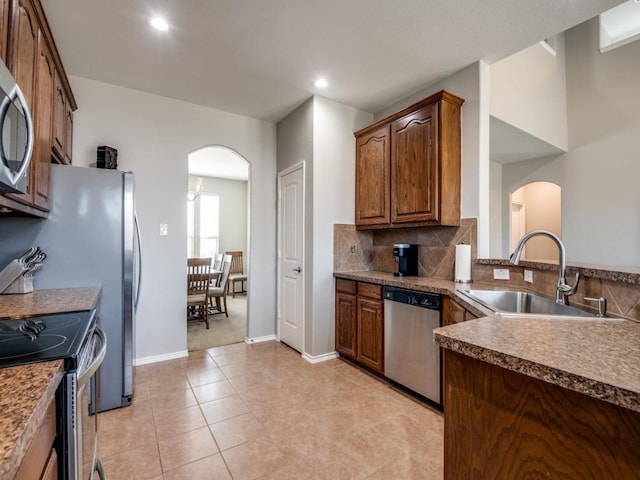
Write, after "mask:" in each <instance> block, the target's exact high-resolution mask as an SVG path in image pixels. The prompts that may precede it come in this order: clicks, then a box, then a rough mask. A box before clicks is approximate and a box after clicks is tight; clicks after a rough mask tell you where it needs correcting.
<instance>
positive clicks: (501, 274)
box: [493, 268, 509, 280]
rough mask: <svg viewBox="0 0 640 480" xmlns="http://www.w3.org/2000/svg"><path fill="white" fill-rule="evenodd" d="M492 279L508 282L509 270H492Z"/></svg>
mask: <svg viewBox="0 0 640 480" xmlns="http://www.w3.org/2000/svg"><path fill="white" fill-rule="evenodd" d="M493 279H494V280H509V269H508V268H494V269H493Z"/></svg>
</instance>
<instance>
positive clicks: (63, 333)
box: [0, 310, 95, 369]
mask: <svg viewBox="0 0 640 480" xmlns="http://www.w3.org/2000/svg"><path fill="white" fill-rule="evenodd" d="M94 325H95V311H94V310H86V311H81V312H67V313H54V314H47V315H37V316H33V317H28V318H3V319H0V367H8V366H14V365H20V364H24V363H33V362H42V361H48V360H55V359H59V358H63V359H65V369H74V368H76V366H77V358H76V357H77V355H78V352H79V351H80V347H81V346H82V342H83V340H84V339H85V337H86V336H87V334H88V332H89V331H90V330H91V329H92V328H94Z"/></svg>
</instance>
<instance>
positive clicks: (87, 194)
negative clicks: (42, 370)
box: [0, 165, 141, 411]
mask: <svg viewBox="0 0 640 480" xmlns="http://www.w3.org/2000/svg"><path fill="white" fill-rule="evenodd" d="M31 246H39V247H40V248H41V249H42V250H43V251H44V252H46V254H47V258H46V260H45V264H44V267H43V268H42V270H41V271H40V272H39V273H38V274H37V275H36V276H35V277H34V288H35V289H38V290H39V289H46V288H64V287H82V286H102V297H101V300H100V305H99V310H98V315H99V323H100V325H101V327H102V329H103V330H104V331H105V333H106V335H107V354H106V357H105V360H104V362H103V364H102V365H101V367H100V370H99V372H98V411H104V410H110V409H113V408H118V407H122V406H126V405H129V404H130V403H131V400H132V397H133V338H134V328H135V310H136V306H137V303H138V297H139V294H140V274H141V247H140V234H139V229H138V223H137V217H136V214H135V201H134V178H133V174H131V173H125V172H122V171H118V170H105V169H96V168H84V167H71V166H63V165H52V166H51V205H50V212H49V218H47V219H45V220H42V219H32V218H5V217H0V265H5V264H6V263H8V262H9V261H10V260H11V259H12V258H16V257H17V256H19V255H20V254H21V253H23V252H24V251H25V250H26V249H27V248H28V247H31Z"/></svg>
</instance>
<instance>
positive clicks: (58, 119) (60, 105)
mask: <svg viewBox="0 0 640 480" xmlns="http://www.w3.org/2000/svg"><path fill="white" fill-rule="evenodd" d="M66 112H67V102H66V95H65V93H64V87H63V86H62V80H60V75H59V74H58V73H57V72H56V78H55V87H54V93H53V143H52V145H51V148H52V150H53V154H54V156H55V157H56V158H57V159H58V160H60V161H62V160H63V159H64V155H65V148H64V146H65V141H66V132H65V123H66V114H67V113H66Z"/></svg>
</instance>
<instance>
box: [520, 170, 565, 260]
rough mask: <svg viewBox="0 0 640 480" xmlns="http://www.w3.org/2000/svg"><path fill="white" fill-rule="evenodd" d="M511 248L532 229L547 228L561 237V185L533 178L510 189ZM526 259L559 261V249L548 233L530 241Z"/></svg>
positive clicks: (523, 256)
mask: <svg viewBox="0 0 640 480" xmlns="http://www.w3.org/2000/svg"><path fill="white" fill-rule="evenodd" d="M510 206H511V213H510V221H511V229H510V241H509V245H510V251H511V252H513V251H514V250H515V247H516V245H517V244H518V241H519V240H520V239H521V238H522V237H523V236H524V234H525V233H527V232H530V231H532V230H548V231H550V232H552V233H555V234H556V235H557V236H558V237H560V238H562V188H561V187H560V186H559V185H557V184H555V183H551V182H542V181H539V182H530V183H527V184H526V185H523V186H521V187H520V188H518V189H517V190H515V191H514V192H512V193H511V202H510ZM521 258H522V259H523V260H529V261H543V262H557V261H558V249H557V247H556V246H555V245H554V244H553V242H552V241H551V240H550V239H548V238H546V237H535V238H532V239H531V240H529V242H527V245H526V246H525V250H524V252H523V255H522V257H521Z"/></svg>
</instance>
